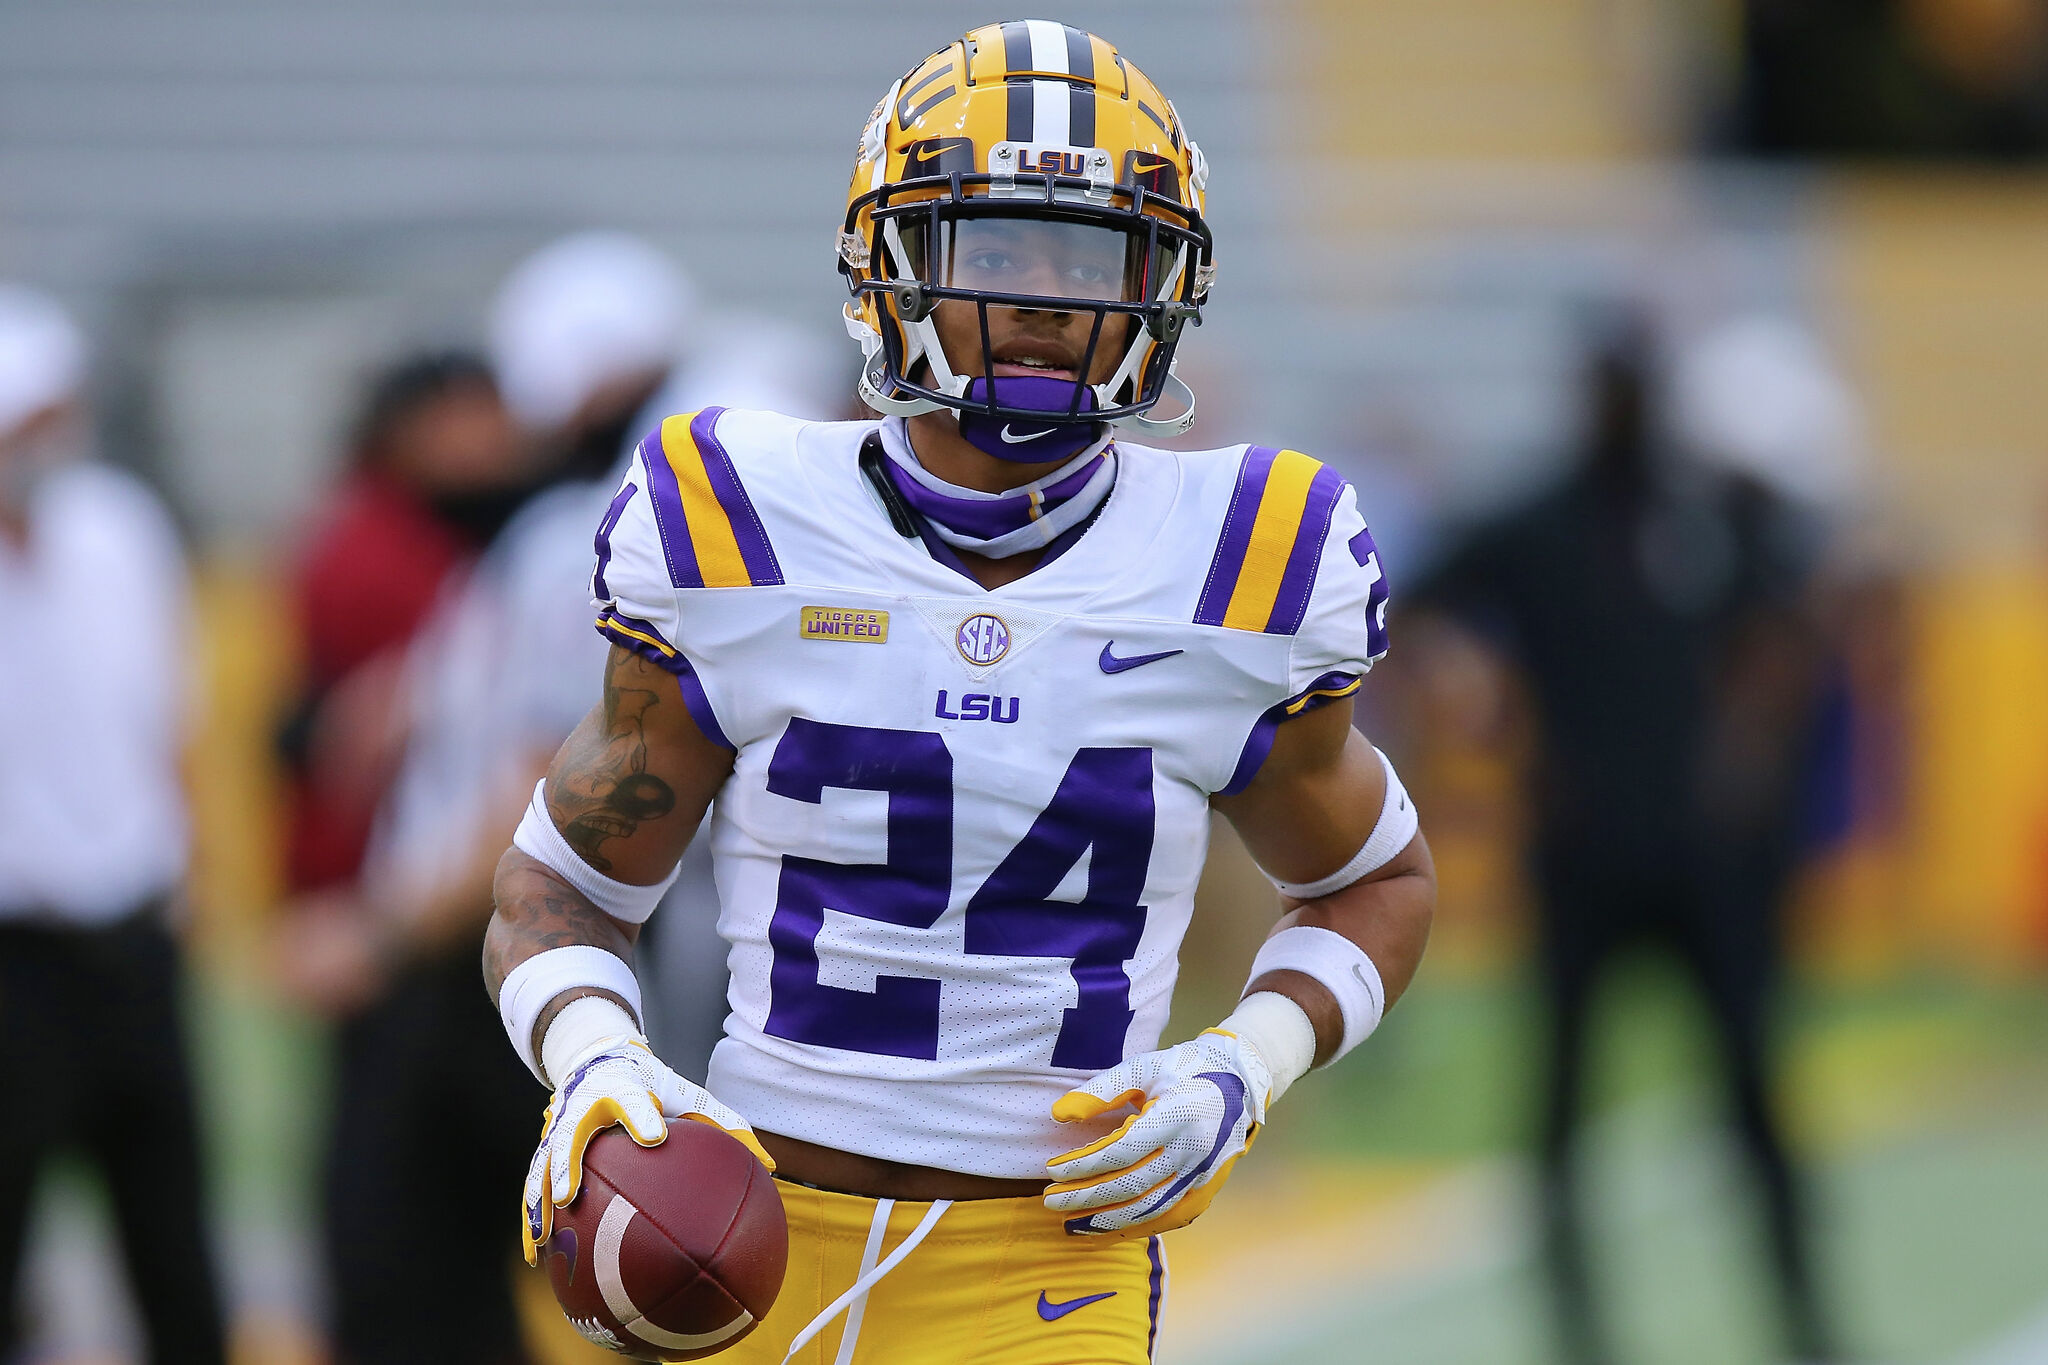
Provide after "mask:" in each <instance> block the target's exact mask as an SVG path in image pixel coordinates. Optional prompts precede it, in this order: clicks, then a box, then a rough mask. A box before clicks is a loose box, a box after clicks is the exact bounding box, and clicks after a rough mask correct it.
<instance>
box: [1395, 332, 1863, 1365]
mask: <svg viewBox="0 0 2048 1365" xmlns="http://www.w3.org/2000/svg"><path fill="white" fill-rule="evenodd" d="M1649 343H1650V338H1649V337H1648V336H1647V335H1645V333H1644V332H1643V331H1642V330H1641V329H1640V328H1639V327H1637V326H1635V325H1631V326H1629V327H1628V328H1625V329H1618V331H1617V333H1616V334H1615V335H1613V336H1611V337H1609V338H1608V339H1607V342H1606V344H1605V345H1603V346H1602V347H1600V348H1599V349H1598V350H1597V352H1596V353H1595V354H1594V355H1593V357H1592V359H1591V364H1590V365H1589V369H1588V397H1589V403H1588V407H1589V411H1590V422H1589V429H1588V434H1587V436H1586V438H1585V443H1584V446H1583V449H1582V451H1581V453H1580V457H1579V459H1578V461H1577V462H1576V467H1575V468H1574V469H1573V470H1572V471H1571V473H1570V474H1569V475H1568V476H1567V477H1566V478H1565V480H1564V481H1563V483H1562V484H1561V485H1559V486H1557V487H1556V488H1554V489H1553V490H1551V491H1548V492H1546V493H1544V494H1542V495H1540V496H1538V497H1536V498H1535V499H1534V500H1533V501H1531V502H1530V503H1528V504H1527V505H1526V506H1523V507H1521V508H1518V509H1515V510H1513V511H1511V512H1509V513H1508V514H1506V515H1505V516H1503V517H1501V518H1500V519H1498V520H1497V521H1494V522H1493V523H1491V524H1488V525H1485V526H1482V527H1481V528H1480V529H1479V530H1478V531H1477V532H1476V533H1474V534H1473V535H1471V536H1470V537H1469V539H1468V540H1467V541H1466V542H1465V544H1464V545H1463V546H1462V548H1461V549H1459V550H1458V551H1457V552H1456V553H1454V554H1453V555H1452V556H1451V557H1450V559H1449V560H1448V562H1447V563H1446V564H1445V565H1444V566H1443V567H1442V569H1441V570H1440V572H1439V573H1438V575H1437V576H1436V578H1435V580H1434V582H1432V583H1431V584H1429V585H1428V586H1427V589H1426V592H1425V594H1424V596H1425V597H1426V599H1427V600H1428V601H1429V602H1431V603H1432V604H1434V605H1435V606H1437V607H1439V608H1445V609H1448V610H1449V611H1451V612H1452V613H1454V614H1455V615H1457V616H1459V617H1462V618H1463V619H1464V620H1465V621H1466V622H1467V623H1468V624H1470V625H1472V626H1474V627H1476V628H1477V629H1478V630H1479V631H1480V632H1481V634H1483V635H1485V636H1488V637H1490V638H1491V639H1493V640H1494V641H1495V642H1496V643H1497V644H1498V645H1499V646H1500V647H1501V649H1502V650H1503V652H1504V653H1506V654H1507V655H1508V656H1509V657H1510V658H1511V659H1512V660H1513V661H1514V662H1516V663H1517V664H1518V665H1519V666H1520V668H1521V671H1522V672H1523V674H1524V678H1525V681H1526V686H1527V688H1528V691H1529V693H1530V696H1531V701H1532V705H1533V709H1534V711H1535V713H1536V718H1537V725H1538V729H1539V731H1540V743H1541V758H1540V760H1539V762H1538V763H1537V764H1536V766H1535V767H1534V769H1533V771H1534V772H1536V773H1537V774H1539V776H1538V778H1537V781H1536V787H1535V790H1533V791H1532V792H1531V793H1530V796H1531V807H1532V811H1531V816H1532V824H1533V837H1532V847H1531V850H1530V851H1531V854H1532V861H1533V868H1532V871H1533V878H1534V884H1535V890H1536V893H1537V894H1536V901H1537V909H1538V915H1539V940H1540V943H1539V951H1540V961H1541V966H1542V970H1543V977H1544V987H1545V994H1544V1001H1545V1005H1546V1008H1547V1010H1548V1013H1549V1016H1550V1023H1551V1031H1552V1032H1551V1041H1552V1050H1551V1055H1550V1063H1549V1071H1548V1076H1547V1084H1546V1094H1545V1100H1544V1109H1543V1115H1542V1132H1541V1165H1542V1178H1543V1212H1544V1220H1545V1248H1546V1253H1547V1257H1548V1262H1549V1267H1550V1271H1551V1280H1552V1285H1553V1289H1554V1292H1555V1298H1556V1304H1557V1308H1558V1312H1559V1322H1560V1328H1561V1333H1562V1337H1563V1344H1564V1347H1565V1352H1566V1355H1567V1358H1568V1359H1569V1360H1571V1361H1572V1362H1574V1365H1590V1363H1591V1362H1604V1361H1608V1360H1611V1359H1614V1358H1615V1357H1614V1354H1613V1352H1612V1351H1611V1349H1610V1347H1609V1344H1608V1342H1607V1340H1606V1336H1605V1333H1604V1332H1603V1330H1602V1328H1601V1325H1600V1322H1599V1318H1598V1313H1597V1311H1596V1308H1595V1305H1594V1301H1593V1298H1594V1296H1593V1292H1592V1286H1591V1284H1590V1282H1589V1271H1588V1265H1587V1253H1586V1246H1585V1234H1584V1228H1583V1222H1582V1211H1581V1208H1580V1194H1581V1190H1580V1181H1579V1179H1578V1169H1577V1163H1576V1155H1577V1153H1576V1150H1575V1149H1576V1141H1575V1139H1576V1135H1577V1132H1578V1129H1579V1125H1580V1119H1581V1110H1582V1106H1583V1099H1584V1092H1585V1059H1586V1054H1587V1043H1588V1022H1589V1019H1588V1016H1589V1007H1590V1005H1591V1002H1592V999H1593V996H1594V992H1595V988H1596V987H1597V986H1598V984H1599V983H1600V981H1601V980H1602V978H1603V977H1604V975H1605V973H1606V972H1607V970H1608V969H1609V968H1610V967H1612V966H1614V965H1615V964H1616V960H1617V958H1618V957H1619V956H1620V954H1621V953H1622V952H1623V951H1624V950H1626V949H1629V948H1631V947H1634V946H1636V945H1638V944H1640V943H1643V942H1646V941H1647V942H1649V943H1651V944H1655V945H1658V946H1661V947H1663V948H1665V949H1667V950H1669V951H1671V952H1672V953H1674V954H1675V955H1676V957H1677V958H1678V960H1679V961H1680V963H1681V964H1682V965H1683V966H1684V967H1685V969H1686V970H1687V971H1688V973H1689V974H1690V975H1691V977H1692V978H1693V979H1694V981H1695V982H1696V984H1697V985H1698V987H1699V989H1700V991H1701V993H1702V995H1703V997H1704V1000H1705V1003H1706V1005H1707V1007H1708V1016H1709V1018H1710V1020H1711V1023H1712V1033H1713V1042H1714V1045H1715V1049H1716V1051H1717V1052H1718V1054H1719V1057H1720V1060H1721V1062H1722V1064H1723V1066H1724V1067H1725V1072H1726V1076H1725V1079H1726V1083H1727V1085H1728V1090H1729V1095H1730V1099H1731V1101H1732V1107H1733V1112H1734V1118H1735V1123H1736V1128H1737V1131H1738V1133H1739V1136H1740V1139H1741V1143H1742V1148H1743V1151H1744V1153H1745V1154H1746V1156H1747V1158H1748V1161H1749V1163H1750V1165H1751V1167H1752V1168H1753V1170H1754V1173H1755V1176H1756V1178H1757V1181H1758V1183H1759V1185H1760V1187H1761V1190H1762V1193H1763V1198H1764V1204H1765V1208H1766V1212H1767V1215H1768V1228H1769V1242H1770V1249H1771V1254H1772V1257H1773V1265H1774V1268H1775V1271H1776V1278H1777V1282H1778V1284H1779V1287H1780V1289H1781V1290H1782V1302H1783V1311H1784V1320H1785V1329H1786V1333H1787V1337H1788V1339H1789V1345H1790V1347H1791V1348H1792V1350H1793V1352H1794V1353H1795V1354H1796V1355H1797V1356H1799V1357H1800V1358H1802V1359H1807V1360H1819V1359H1825V1358H1829V1357H1830V1355H1831V1351H1832V1343H1831V1340H1830V1337H1829V1334H1828V1332H1827V1331H1826V1330H1825V1328H1824V1326H1823V1316H1822V1313H1821V1311H1820V1308H1819V1305H1818V1303H1817V1301H1816V1292H1815V1284H1814V1275H1813V1270H1812V1264H1811V1257H1810V1255H1809V1252H1808V1247H1807V1235H1806V1222H1805V1215H1804V1211H1803V1200H1802V1196H1801V1185H1800V1182H1799V1180H1798V1179H1797V1176H1796V1173H1795V1171H1794V1168H1793V1165H1792V1162H1791V1160H1790V1158H1789V1157H1788V1155H1787V1153H1786V1148H1785V1142H1784V1138H1783V1125H1782V1120H1781V1117H1780V1116H1779V1114H1778V1113H1777V1110H1776V1106H1775V1105H1774V1103H1773V1101H1772V1096H1771V1089H1770V1067H1769V1056H1768V1047H1767V1036H1766V1035H1767V1024H1768V1015H1769V1006H1770V1004H1771V1002H1772V1000H1773V997H1774V994H1775V988H1776V985H1777V978H1778V969H1779V961H1780V943H1779V917H1780V911H1781V909H1782V906H1783V902H1784V899H1785V894H1786V890H1787V885H1788V882H1789V880H1790V878H1791V875H1792V873H1793V871H1794V863H1795V858H1796V856H1797V853H1798V839H1799V828H1800V820H1799V815H1800V807H1801V799H1802V795H1803V788H1802V777H1803V772H1804V763H1805V758H1806V754H1807V752H1808V748H1809V737H1810V730H1811V727H1812V725H1813V722H1814V716H1815V709H1816V700H1817V696H1818V691H1819V686H1820V679H1821V675H1822V666H1821V659H1820V649H1819V636H1818V633H1817V632H1816V630H1815V629H1814V627H1813V623H1812V622H1811V620H1810V619H1809V614H1808V611H1807V608H1806V604H1805V596H1804V594H1805V589H1806V586H1807V584H1808V581H1809V576H1810V572H1811V569H1812V559H1813V551H1814V545H1815V537H1814V535H1813V534H1812V532H1811V526H1810V524H1809V523H1808V521H1807V520H1806V519H1805V518H1804V516H1803V515H1802V511H1801V509H1799V508H1798V507H1797V506H1795V505H1794V504H1793V503H1792V502H1791V501H1789V500H1788V499H1786V498H1784V497H1782V496H1781V495H1780V494H1779V493H1778V492H1776V491H1774V490H1773V489H1772V488H1771V487H1769V486H1768V485H1766V484H1765V483H1764V482H1763V481H1762V480H1760V479H1758V478H1755V477H1752V476H1751V474H1750V473H1748V472H1734V471H1731V470H1729V469H1728V468H1725V467H1723V468H1715V467H1712V466H1710V465H1709V464H1707V463H1706V462H1703V461H1700V460H1695V459H1680V458H1673V457H1672V456H1671V452H1670V451H1668V450H1667V449H1665V448H1664V443H1661V442H1660V441H1659V439H1658V435H1659V424H1658V422H1657V421H1656V419H1655V415H1654V414H1653V412H1652V402H1653V398H1654V397H1655V396H1656V390H1655V388H1654V386H1653V384H1652V376H1651V374H1650V371H1649V365H1650V363H1651V353H1652V350H1653V348H1652V346H1651V345H1650V344H1649ZM1740 396H1741V395H1739V394H1738V397H1740Z"/></svg>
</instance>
